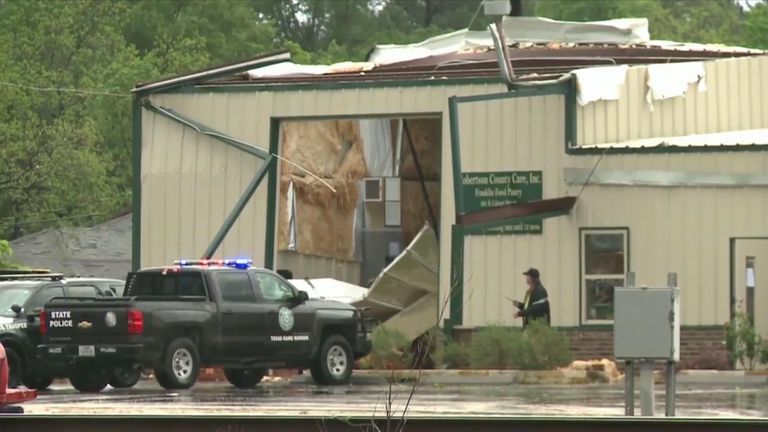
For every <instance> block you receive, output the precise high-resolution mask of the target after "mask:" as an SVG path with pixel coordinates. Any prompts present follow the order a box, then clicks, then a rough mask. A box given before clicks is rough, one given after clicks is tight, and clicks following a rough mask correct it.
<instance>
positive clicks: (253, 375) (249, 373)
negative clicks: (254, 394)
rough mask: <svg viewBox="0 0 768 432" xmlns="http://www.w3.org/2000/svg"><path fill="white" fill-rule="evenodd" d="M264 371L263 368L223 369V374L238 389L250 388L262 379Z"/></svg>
mask: <svg viewBox="0 0 768 432" xmlns="http://www.w3.org/2000/svg"><path fill="white" fill-rule="evenodd" d="M266 372H267V371H266V370H264V369H224V376H226V377H227V381H229V383H230V384H232V385H233V386H235V387H237V388H239V389H250V388H254V387H256V384H258V383H260V382H261V380H262V379H264V375H265V374H266Z"/></svg>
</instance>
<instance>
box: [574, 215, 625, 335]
mask: <svg viewBox="0 0 768 432" xmlns="http://www.w3.org/2000/svg"><path fill="white" fill-rule="evenodd" d="M590 234H622V235H623V236H624V274H622V275H619V274H590V275H588V274H587V272H586V265H587V259H586V237H587V236H588V235H590ZM630 247H631V243H630V233H629V227H581V228H579V322H580V323H581V325H612V324H613V322H614V320H606V319H590V318H589V313H588V300H589V297H588V295H587V281H588V280H597V279H621V280H623V281H624V284H626V280H627V275H628V274H629V272H630V271H631V270H630V269H631V260H630V256H631V254H630Z"/></svg>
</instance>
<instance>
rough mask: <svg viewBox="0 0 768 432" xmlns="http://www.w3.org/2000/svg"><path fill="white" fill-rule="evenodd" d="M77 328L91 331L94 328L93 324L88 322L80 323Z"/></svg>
mask: <svg viewBox="0 0 768 432" xmlns="http://www.w3.org/2000/svg"><path fill="white" fill-rule="evenodd" d="M77 327H79V328H81V329H89V328H91V327H93V324H91V323H89V322H88V321H80V323H78V324H77Z"/></svg>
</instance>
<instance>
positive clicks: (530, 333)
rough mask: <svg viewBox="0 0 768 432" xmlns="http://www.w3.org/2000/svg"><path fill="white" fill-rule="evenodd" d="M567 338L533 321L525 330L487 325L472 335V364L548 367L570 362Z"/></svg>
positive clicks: (502, 366)
mask: <svg viewBox="0 0 768 432" xmlns="http://www.w3.org/2000/svg"><path fill="white" fill-rule="evenodd" d="M569 345H570V344H569V341H568V338H567V337H566V336H565V335H564V334H562V333H560V332H558V331H557V330H555V329H553V328H552V327H550V326H548V325H546V324H543V323H537V322H533V323H531V324H530V325H529V326H528V328H527V329H526V330H525V331H522V330H520V329H515V328H511V327H501V326H490V327H486V328H484V329H482V330H479V331H478V332H476V333H475V334H474V335H473V336H472V345H471V355H470V358H471V362H470V363H471V365H472V367H473V368H478V369H525V370H548V369H554V368H556V367H561V366H567V365H568V364H570V363H571V350H570V346H569Z"/></svg>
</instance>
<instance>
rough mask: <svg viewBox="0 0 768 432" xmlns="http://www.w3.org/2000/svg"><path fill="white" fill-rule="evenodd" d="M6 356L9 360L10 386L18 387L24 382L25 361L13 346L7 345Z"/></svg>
mask: <svg viewBox="0 0 768 432" xmlns="http://www.w3.org/2000/svg"><path fill="white" fill-rule="evenodd" d="M5 358H6V360H8V388H16V387H18V386H19V385H20V384H21V383H22V379H21V378H22V377H23V376H24V362H22V361H21V356H19V354H18V353H17V352H16V350H14V349H13V348H8V347H5Z"/></svg>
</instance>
